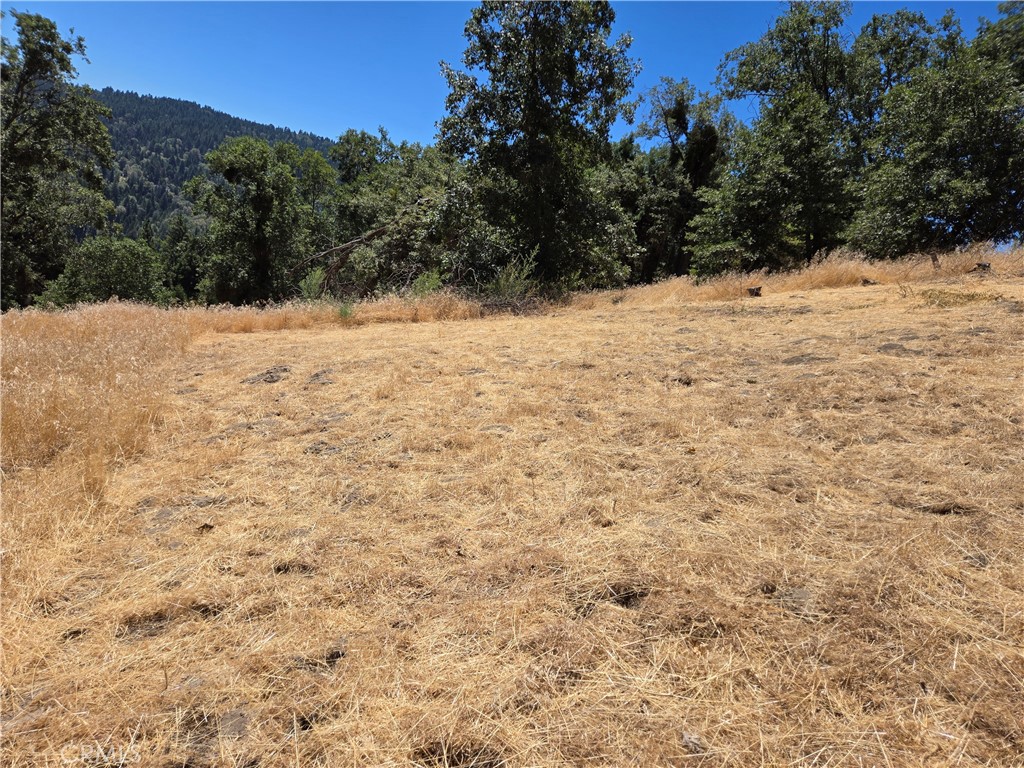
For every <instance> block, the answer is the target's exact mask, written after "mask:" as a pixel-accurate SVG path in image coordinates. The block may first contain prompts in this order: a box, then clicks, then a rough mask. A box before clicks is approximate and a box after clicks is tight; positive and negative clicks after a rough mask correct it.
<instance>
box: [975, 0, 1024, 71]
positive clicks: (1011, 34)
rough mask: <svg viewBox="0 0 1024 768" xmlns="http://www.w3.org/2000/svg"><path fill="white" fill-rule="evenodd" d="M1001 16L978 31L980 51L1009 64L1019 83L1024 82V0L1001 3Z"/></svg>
mask: <svg viewBox="0 0 1024 768" xmlns="http://www.w3.org/2000/svg"><path fill="white" fill-rule="evenodd" d="M998 8H999V13H1000V14H1001V15H1002V17H1001V18H999V19H997V20H996V21H994V22H986V23H985V24H984V25H983V26H982V28H981V31H980V32H979V33H978V39H977V41H976V45H977V47H978V50H979V52H980V53H981V54H982V55H984V56H986V57H988V58H991V59H994V60H997V61H1002V62H1004V63H1005V64H1007V65H1008V66H1009V67H1010V69H1011V71H1012V72H1013V74H1014V76H1015V77H1016V78H1017V82H1018V83H1024V2H1021V1H1020V0H1016V2H1003V3H1000V4H999V6H998Z"/></svg>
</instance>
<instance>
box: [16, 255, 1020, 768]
mask: <svg viewBox="0 0 1024 768" xmlns="http://www.w3.org/2000/svg"><path fill="white" fill-rule="evenodd" d="M968 258H973V257H972V256H970V255H968ZM975 260H980V259H975ZM986 260H990V261H992V262H993V269H994V271H995V274H994V275H982V274H978V273H966V269H967V268H968V267H969V265H968V264H967V263H966V261H965V262H964V263H963V264H960V265H957V264H953V265H950V266H947V267H946V269H944V270H943V271H942V272H940V273H934V272H933V271H932V269H931V266H930V264H926V265H922V266H921V267H917V266H913V265H902V266H901V267H897V266H895V265H887V266H886V267H884V268H883V267H877V269H878V272H876V273H872V279H876V281H877V282H878V283H879V284H878V285H871V286H861V285H860V276H861V273H860V272H856V273H855V274H854V278H855V279H847V278H842V282H840V283H839V284H840V285H850V286H851V287H842V288H837V287H827V288H821V289H815V287H816V286H818V285H821V284H823V283H824V284H826V285H828V284H830V283H829V282H828V280H839V279H840V278H839V277H838V276H839V275H842V274H847V273H849V272H850V269H849V268H848V266H842V265H831V266H830V265H828V264H826V265H820V266H819V269H821V270H826V269H828V270H832V271H833V272H832V277H831V278H828V279H826V278H825V277H824V276H823V274H817V275H811V274H806V275H803V276H802V277H801V275H800V274H796V275H789V276H777V277H769V278H766V279H764V280H763V286H764V296H763V297H762V298H760V299H748V298H744V299H735V300H722V296H721V295H719V294H716V293H714V292H713V291H712V289H711V287H709V286H698V287H696V288H695V287H693V286H691V285H690V284H689V282H688V281H672V282H670V283H665V284H660V285H655V286H650V287H646V288H640V289H634V290H630V291H625V292H610V293H607V294H594V295H589V296H585V297H580V298H578V299H576V300H575V306H572V305H571V306H569V307H563V308H559V309H556V310H552V311H550V312H549V313H547V314H543V315H535V316H531V317H518V318H510V317H487V318H483V319H479V320H473V321H471V322H447V321H439V322H425V323H420V324H416V325H410V324H408V321H411V320H415V319H422V318H423V317H424V314H425V313H424V314H421V315H420V316H412V315H411V314H410V312H409V311H408V309H407V307H408V302H405V303H400V304H401V307H402V309H401V310H399V308H398V304H396V305H395V306H391V307H390V308H388V307H387V306H385V307H382V308H379V312H380V314H379V315H378V316H377V317H378V318H391V319H398V320H404V321H405V322H403V323H401V324H399V323H380V322H378V323H372V322H371V321H367V324H365V325H361V326H358V327H347V326H344V325H338V324H337V323H336V322H335V321H334V319H333V317H332V318H327V317H325V318H324V319H323V321H322V322H313V323H311V324H310V327H309V328H307V329H301V328H297V327H296V326H294V325H291V326H286V327H287V329H286V330H282V331H277V332H271V331H254V332H253V333H251V334H248V335H234V334H232V335H222V334H210V333H206V334H202V333H201V331H202V330H203V329H204V327H205V328H206V329H209V328H210V326H209V325H207V326H204V325H203V322H202V317H201V316H200V315H197V316H196V317H193V318H192V319H191V320H190V321H189V322H186V323H183V325H184V327H185V329H186V330H185V332H186V333H191V334H192V336H193V337H194V341H193V342H192V345H191V347H190V348H189V350H188V351H187V352H184V353H183V352H181V351H180V349H181V347H180V346H174V345H173V344H172V345H170V346H166V347H160V346H159V345H157V346H156V347H154V348H153V349H152V350H149V351H146V352H138V353H135V356H136V357H140V356H144V357H145V359H147V360H150V361H152V363H151V365H150V367H148V368H145V370H147V371H150V372H152V373H156V374H158V380H157V387H156V389H153V390H149V389H146V388H145V387H143V388H141V389H140V390H139V391H146V392H149V391H153V392H156V393H157V395H158V399H157V400H156V401H154V402H156V403H159V404H162V406H163V409H162V411H161V418H160V419H158V420H156V419H152V418H149V419H148V420H146V421H145V422H144V423H145V424H146V425H147V427H146V430H148V431H151V432H152V434H151V435H150V437H149V440H148V443H146V444H145V447H143V448H141V452H139V451H140V449H136V453H135V454H134V457H132V456H130V455H129V454H130V452H128V451H124V450H121V451H117V452H115V453H114V454H113V457H114V461H112V462H108V464H107V472H106V473H105V474H104V475H103V482H102V484H100V485H96V484H95V483H94V484H93V487H92V490H91V492H89V493H71V492H69V491H68V489H67V488H66V487H63V486H61V484H60V478H61V477H63V476H64V475H62V470H61V464H62V462H72V461H73V460H74V461H78V460H79V459H78V452H79V450H80V449H79V448H78V447H77V446H78V445H85V444H88V440H87V439H85V437H82V438H80V442H71V443H67V446H68V447H67V448H65V449H64V450H63V451H57V452H55V453H54V452H51V453H50V454H48V455H50V456H51V458H49V459H45V458H43V456H44V454H45V452H44V454H39V455H36V454H34V453H32V452H31V451H30V452H28V453H27V454H19V453H14V454H12V453H10V450H12V449H10V448H9V442H8V435H7V426H8V422H7V419H8V418H13V419H19V418H20V419H22V421H21V422H17V423H22V424H28V423H29V422H28V421H27V420H26V418H25V417H22V416H20V415H16V416H13V417H12V416H10V413H12V412H13V410H12V409H14V405H13V402H14V401H12V405H11V406H8V402H7V398H8V394H9V392H12V391H14V388H13V382H14V381H15V377H16V376H17V375H21V374H20V373H19V374H16V373H15V372H14V368H12V367H10V366H11V358H10V357H9V343H12V342H9V340H10V339H15V338H21V337H22V336H25V333H27V332H28V329H29V326H27V325H25V326H20V327H19V328H20V330H21V331H22V333H16V332H15V331H12V328H14V327H15V326H14V325H13V324H12V323H16V322H23V320H22V318H21V316H18V315H14V316H5V317H4V320H3V334H4V382H5V394H4V400H5V402H4V453H5V464H4V467H5V478H4V480H5V482H4V494H3V512H4V521H3V526H4V527H3V540H4V543H3V546H4V555H3V584H4V587H3V597H4V600H3V608H2V621H3V638H4V647H3V651H4V656H3V689H2V698H0V704H2V718H3V719H2V731H3V741H2V750H3V757H4V759H5V761H6V762H7V763H9V764H11V765H16V766H30V765H47V764H50V765H59V764H61V760H65V761H69V760H70V761H71V762H72V764H73V762H74V761H75V760H77V759H78V758H80V757H82V756H85V757H89V758H90V759H91V758H97V757H102V758H103V759H105V760H107V763H106V764H118V763H117V760H122V761H123V762H124V763H125V764H134V763H137V764H141V765H155V766H182V765H189V766H205V765H217V766H257V765H259V766H294V765H330V766H334V765H410V764H419V765H425V766H435V765H436V766H442V765H448V766H457V765H461V766H469V765H476V766H499V765H503V766H554V765H708V766H720V765H721V766H724V765H729V766H749V765H772V766H776V765H778V766H782V765H821V766H869V765H877V766H890V765H891V766H912V765H936V766H944V765H950V766H951V765H966V766H969V765H977V766H981V765H988V766H1020V765H1024V722H1022V719H1021V712H1022V709H1021V705H1020V702H1021V701H1022V700H1024V682H1022V681H1024V646H1022V638H1024V568H1022V564H1024V563H1022V555H1021V553H1022V552H1024V530H1022V526H1021V522H1022V514H1024V472H1022V464H1024V452H1022V437H1024V428H1022V424H1024V409H1022V402H1021V395H1022V381H1024V378H1022V377H1024V263H1022V259H1021V254H1020V252H1017V253H1016V254H1007V255H1002V256H1000V255H995V256H992V257H990V258H987V259H986ZM944 261H946V260H944ZM948 261H952V260H948ZM972 263H973V262H972ZM961 267H962V269H961ZM898 269H903V270H904V272H903V273H902V274H900V273H898ZM887 270H888V271H887ZM812 271H813V270H812ZM801 280H802V281H803V282H801ZM773 281H774V282H773ZM724 282H725V281H723V283H724ZM737 287H738V289H739V290H738V291H737V292H736V293H737V294H740V293H742V294H745V288H746V287H747V286H746V281H745V280H740V281H738V284H737ZM385 304H386V303H385ZM358 309H359V308H357V310H358ZM89 311H90V312H95V313H97V314H96V315H95V316H93V320H94V321H96V320H97V319H98V318H100V317H104V314H103V313H104V312H115V311H122V308H120V307H116V306H115V307H114V308H109V307H108V308H99V309H95V310H89ZM133 311H135V310H133ZM139 311H142V310H139ZM438 311H439V310H438ZM452 311H453V312H454V315H453V316H454V317H465V316H467V315H468V316H473V314H474V313H473V311H472V309H466V308H463V309H460V310H457V311H455V310H452ZM353 314H355V312H354V313H353ZM172 316H174V313H166V314H165V315H163V316H162V317H164V318H166V317H172ZM12 317H13V321H12ZM76 317H77V316H76V315H75V314H74V313H71V314H70V315H67V316H61V318H62V320H61V321H62V322H65V323H68V325H67V326H66V327H67V328H69V329H72V328H75V327H77V326H75V325H74V323H75V322H77V320H76ZM364 317H367V316H366V315H364ZM158 318H159V316H157V315H152V316H149V315H147V316H146V318H143V317H142V316H141V315H138V316H135V317H133V318H122V319H121V321H120V323H115V326H117V325H120V327H122V328H124V327H130V328H132V329H135V330H136V331H137V332H138V333H142V332H143V329H144V328H147V327H152V326H153V325H154V324H155V325H164V326H166V321H165V320H159V319H158ZM54 322H57V320H54ZM83 322H84V321H83ZM104 322H106V321H105V320H104ZM211 322H212V321H211ZM291 322H293V323H294V322H299V321H298V320H296V319H293V320H292V321H291ZM125 324H127V325H125ZM37 327H38V328H39V329H40V331H39V332H40V333H42V332H43V331H42V329H44V328H47V327H51V326H46V325H45V324H41V325H39V326H37ZM175 327H177V326H175ZM52 328H54V329H56V328H58V326H52ZM189 328H191V331H189V330H188V329H189ZM222 330H232V328H231V327H229V326H225V327H224V328H222ZM235 330H238V329H235ZM33 332H34V330H33ZM67 332H68V333H70V332H71V331H67ZM50 334H51V335H50V336H48V337H46V338H49V339H50V341H49V342H47V344H43V343H42V342H40V343H38V344H37V345H36V346H38V348H39V350H45V349H46V348H49V349H51V350H55V349H67V348H69V347H67V345H64V346H62V344H63V342H62V341H60V339H61V338H62V337H61V333H59V332H58V331H56V330H55V331H52V332H50ZM25 338H30V336H25ZM40 338H42V337H40ZM92 338H95V339H96V340H97V342H98V344H97V350H99V348H102V346H103V345H104V344H107V343H113V342H114V341H117V342H118V343H126V344H127V343H129V342H127V341H125V340H122V339H121V338H120V336H118V335H117V334H113V335H107V336H102V335H101V334H96V335H95V336H93V337H92ZM180 338H184V339H186V340H187V336H183V337H180ZM180 343H182V342H175V344H180ZM47 345H50V346H47ZM30 346H31V344H30ZM72 346H74V345H72ZM125 349H127V348H125ZM39 354H40V355H42V357H41V358H40V359H38V360H37V361H36V362H35V363H33V365H35V366H37V368H36V370H38V371H44V372H45V371H47V370H50V369H47V368H46V367H45V366H46V365H47V360H48V357H47V356H46V355H44V354H43V352H42V351H40V353H39ZM96 354H97V355H99V354H100V352H99V351H97V352H96ZM122 354H123V353H122V352H111V355H112V356H111V357H109V358H107V360H108V365H110V366H111V367H112V368H113V369H114V371H113V372H112V373H111V374H110V375H109V376H108V378H107V379H105V381H114V382H115V383H116V381H117V379H116V374H117V371H119V370H120V369H121V368H122V367H124V366H125V365H126V364H127V363H126V361H125V360H123V359H122V358H121V355H122ZM97 359H100V358H99V357H97ZM129 369H130V366H129ZM21 370H22V369H21V368H19V372H20V371H21ZM43 378H45V377H43ZM80 378H81V377H80ZM46 386H47V387H49V389H48V390H47V391H50V392H59V387H57V386H56V385H52V384H49V383H48V384H46ZM9 387H10V389H9ZM118 391H119V390H118V389H117V387H116V386H115V387H113V388H112V389H108V392H109V393H110V394H111V397H113V396H115V395H116V393H117V392H118ZM125 397H126V398H127V400H129V401H131V400H132V399H133V398H134V397H135V395H133V394H131V392H130V391H128V390H126V394H125ZM45 401H46V398H45V397H41V398H39V399H38V401H32V400H26V401H25V402H40V403H44V402H45ZM33 407H36V408H37V409H39V412H42V413H47V412H49V411H47V406H45V405H38V406H33ZM147 409H148V410H147V412H148V413H151V412H152V407H151V406H147ZM100 423H102V422H101V421H89V422H85V421H83V422H82V425H83V426H82V427H81V429H82V430H83V433H84V434H85V435H88V434H91V430H93V429H95V425H96V424H100ZM136 423H142V422H136ZM21 429H23V430H24V431H23V432H22V433H20V434H21V435H22V439H23V440H27V439H30V438H31V432H30V431H28V430H29V427H28V426H25V427H22V428H21ZM13 444H14V443H10V445H13ZM133 445H139V446H141V445H143V443H141V442H138V443H133ZM19 450H21V449H20V448H19ZM13 455H16V456H22V457H23V460H22V461H20V462H15V463H11V462H9V461H8V457H10V456H13ZM30 458H31V461H30V460H29V459H30ZM67 471H68V472H70V470H67ZM62 488H63V490H62ZM110 758H114V759H110ZM94 763H95V764H101V763H100V762H99V760H95V761H94ZM78 764H82V761H79V763H78Z"/></svg>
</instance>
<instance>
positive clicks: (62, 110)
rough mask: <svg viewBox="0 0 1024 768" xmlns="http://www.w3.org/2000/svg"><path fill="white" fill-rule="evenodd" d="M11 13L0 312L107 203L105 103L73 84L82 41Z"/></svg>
mask: <svg viewBox="0 0 1024 768" xmlns="http://www.w3.org/2000/svg"><path fill="white" fill-rule="evenodd" d="M10 15H11V16H12V17H13V18H14V23H15V28H16V29H17V33H18V39H17V41H16V42H10V41H8V40H7V38H4V40H3V65H2V69H0V82H2V96H0V114H2V118H0V121H2V139H0V143H2V146H0V158H2V171H0V193H2V197H3V200H2V206H3V208H2V211H3V213H2V217H3V220H2V227H0V228H2V237H3V268H2V274H0V281H2V284H3V291H2V306H3V309H8V308H10V307H13V306H19V305H25V304H26V303H28V301H29V300H30V299H31V296H32V295H33V294H34V293H37V292H38V291H40V290H41V289H42V288H43V286H44V284H45V281H47V280H52V279H54V278H56V277H57V276H58V275H60V273H61V271H62V270H63V268H64V262H65V256H66V254H67V253H68V252H69V251H71V250H72V248H73V246H74V243H75V240H74V233H75V232H76V230H81V229H82V228H85V227H101V226H102V225H103V222H104V220H105V217H106V215H107V212H108V210H109V208H110V203H109V202H107V201H106V200H105V199H104V197H103V195H102V193H101V191H100V190H101V181H102V179H101V176H100V169H101V166H103V165H106V164H108V163H109V162H110V158H111V151H110V138H109V136H108V135H107V131H106V128H104V126H103V123H102V122H101V118H102V117H103V115H104V112H105V110H104V108H103V107H102V106H101V105H100V104H99V103H98V102H96V101H95V100H94V99H92V98H90V93H89V91H88V90H86V89H85V88H82V87H79V86H76V85H75V84H74V83H73V82H72V81H73V80H74V78H75V76H76V70H75V67H74V64H73V62H72V57H73V56H84V55H85V43H84V41H83V40H82V38H80V37H79V38H76V39H74V40H65V39H63V38H62V37H61V36H60V35H59V34H58V32H57V27H56V25H54V23H53V22H52V21H50V20H49V19H46V18H43V17H42V16H35V15H32V14H27V13H18V12H17V11H11V12H10Z"/></svg>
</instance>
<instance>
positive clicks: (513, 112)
mask: <svg viewBox="0 0 1024 768" xmlns="http://www.w3.org/2000/svg"><path fill="white" fill-rule="evenodd" d="M614 20H615V13H614V11H613V10H612V8H611V6H610V5H609V4H608V3H606V2H593V3H575V2H549V3H529V2H484V3H483V4H482V5H481V6H480V7H479V8H477V9H475V10H474V11H473V13H472V16H471V17H470V20H469V22H468V23H467V25H466V38H467V40H468V41H469V45H468V47H467V48H466V52H465V54H464V55H463V65H464V66H465V68H466V70H467V71H462V70H456V69H454V68H452V67H451V66H449V65H447V64H444V65H443V70H444V74H445V77H446V78H447V79H448V86H449V89H450V94H449V96H448V103H447V106H448V113H449V114H448V117H446V118H445V119H444V120H443V121H442V123H441V143H442V145H443V146H444V147H445V148H446V149H449V150H450V151H451V152H452V153H453V154H455V155H456V156H458V157H463V158H466V159H467V160H468V161H469V165H470V169H471V172H472V177H473V180H474V182H475V183H476V184H477V185H478V186H479V187H480V189H481V190H482V195H483V198H484V199H482V201H481V202H482V210H483V213H484V216H485V220H486V221H487V223H488V224H490V225H491V226H493V227H497V228H499V229H501V230H503V231H506V232H508V233H509V235H510V237H511V238H512V240H513V242H514V243H515V244H516V246H517V247H518V249H519V250H520V251H521V252H524V253H525V252H532V253H533V254H534V257H535V260H536V268H537V273H538V276H539V277H541V278H542V279H544V280H547V281H562V280H566V279H569V280H571V281H572V282H574V283H580V284H584V285H588V284H598V285H607V284H609V283H615V282H618V281H620V280H622V279H624V278H625V277H626V274H627V272H626V270H625V265H624V264H623V257H626V256H627V253H628V251H629V250H630V249H631V248H632V242H631V240H632V236H631V233H630V232H629V229H630V226H629V222H628V221H627V220H626V217H625V216H624V215H623V213H622V212H621V210H619V208H618V206H617V205H616V202H615V201H614V199H612V198H611V197H610V196H609V195H608V194H607V192H608V190H607V185H606V184H603V183H601V182H602V181H603V178H602V173H601V169H600V165H601V163H602V161H603V160H604V159H606V158H607V155H608V146H609V144H608V134H609V131H610V129H611V126H612V124H613V123H614V122H615V120H616V118H617V117H618V116H619V115H620V114H624V115H626V116H627V117H631V114H632V105H631V104H629V103H627V102H626V101H625V99H626V97H627V96H628V94H629V92H630V90H631V88H632V85H633V78H634V76H635V74H636V71H637V67H636V65H635V64H634V63H633V62H632V61H631V60H630V59H629V58H628V56H627V50H628V48H629V45H630V42H631V41H630V39H629V38H628V37H622V38H620V39H619V40H617V41H615V42H614V43H609V36H610V34H611V26H612V23H613V22H614ZM627 258H628V257H627Z"/></svg>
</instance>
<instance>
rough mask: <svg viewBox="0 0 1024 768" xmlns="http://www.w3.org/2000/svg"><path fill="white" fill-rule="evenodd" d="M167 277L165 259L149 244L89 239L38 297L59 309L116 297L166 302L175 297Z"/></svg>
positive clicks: (69, 257) (109, 238)
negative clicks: (172, 296) (167, 285)
mask: <svg viewBox="0 0 1024 768" xmlns="http://www.w3.org/2000/svg"><path fill="white" fill-rule="evenodd" d="M165 277H166V274H165V268H164V262H163V259H162V258H161V257H160V254H159V253H157V252H156V251H155V250H153V248H151V247H150V246H149V245H147V244H146V243H145V242H142V241H140V240H131V239H129V238H124V237H117V236H110V235H101V236H99V237H90V238H86V240H85V241H84V242H83V243H82V244H81V245H79V246H78V247H76V248H74V249H73V250H72V251H71V252H70V254H69V255H68V257H67V260H66V264H65V266H64V271H63V272H62V273H61V274H60V277H58V278H57V279H56V280H52V281H51V282H50V283H49V284H48V285H47V286H46V290H45V291H43V293H42V295H40V296H39V297H37V298H38V301H39V302H40V303H42V304H52V305H56V306H65V305H68V304H77V303H80V302H95V301H107V300H108V299H112V298H114V297H117V298H119V299H122V300H131V301H145V302H151V303H165V302H167V301H169V300H170V298H171V295H172V294H171V292H170V291H169V290H168V289H167V287H166V285H165Z"/></svg>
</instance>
